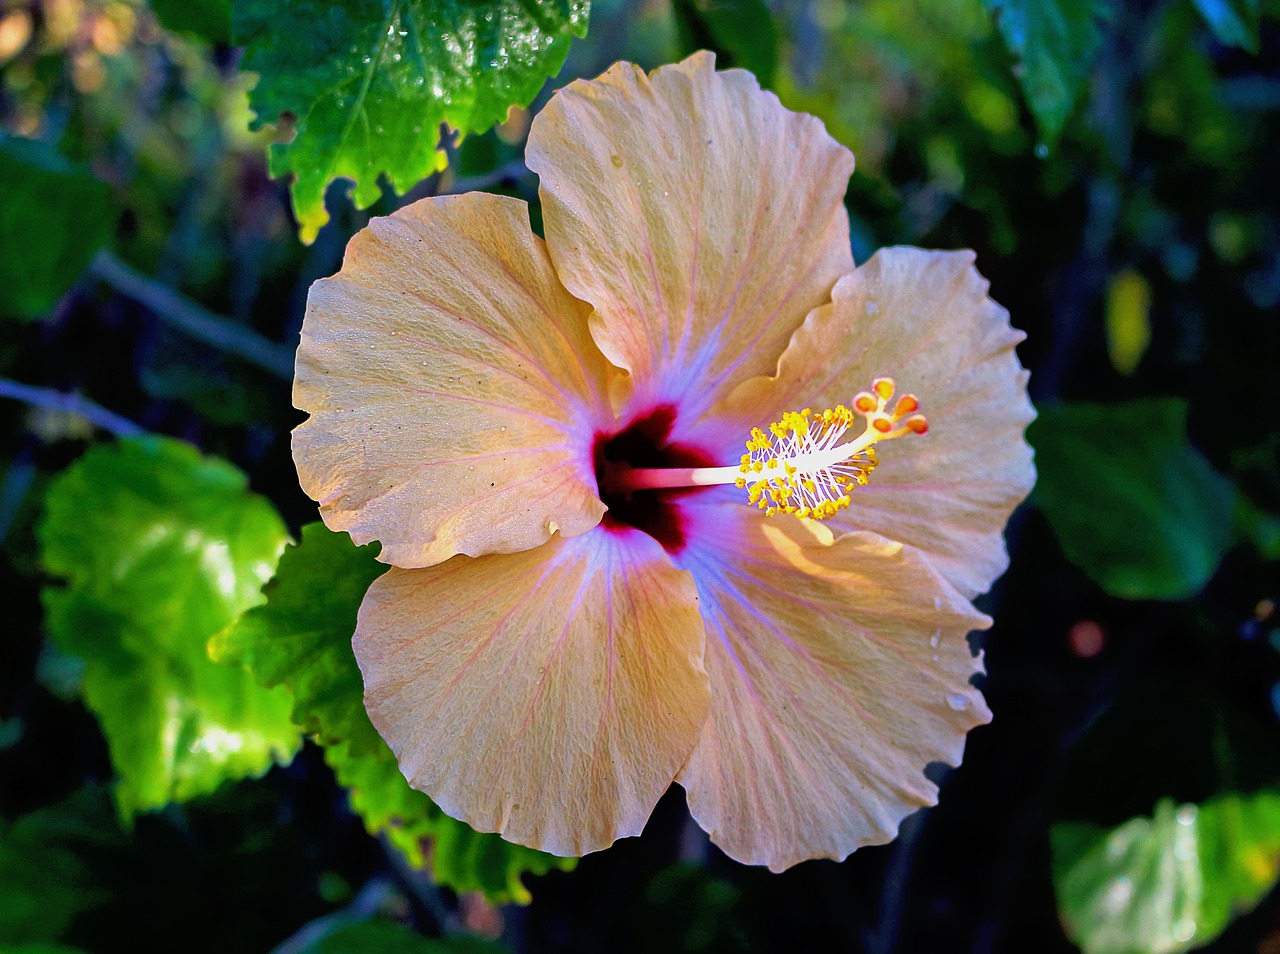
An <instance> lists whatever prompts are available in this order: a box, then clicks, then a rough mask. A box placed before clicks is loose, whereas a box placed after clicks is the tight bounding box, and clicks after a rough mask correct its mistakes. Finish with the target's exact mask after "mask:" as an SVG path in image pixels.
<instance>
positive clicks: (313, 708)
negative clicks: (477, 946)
mask: <svg viewBox="0 0 1280 954" xmlns="http://www.w3.org/2000/svg"><path fill="white" fill-rule="evenodd" d="M384 569H385V567H384V565H383V564H380V563H377V562H376V561H375V560H374V554H373V553H372V552H370V548H363V549H362V548H357V547H355V546H353V545H352V543H351V539H350V537H348V536H347V535H346V534H338V533H332V532H330V531H329V530H327V529H325V526H324V524H322V523H311V524H307V525H306V526H305V527H303V528H302V535H301V540H300V542H299V543H298V545H297V546H296V547H291V548H290V549H288V550H287V551H285V554H284V556H283V557H282V558H281V560H280V568H279V572H278V573H277V575H276V577H275V579H274V580H272V581H271V583H269V584H268V585H267V588H266V590H265V595H266V597H267V602H266V605H265V606H260V607H257V608H256V609H252V610H250V611H249V612H247V613H245V614H244V616H242V617H241V618H240V620H239V621H238V622H237V623H235V624H234V625H233V626H232V627H230V628H229V629H228V630H227V631H226V632H224V633H222V634H220V635H219V636H217V637H215V638H214V641H213V644H212V646H211V651H212V653H213V655H214V658H216V659H221V660H224V661H232V662H240V663H243V664H245V665H247V666H248V667H249V669H250V670H251V671H252V672H253V674H254V676H255V678H257V679H258V680H259V681H260V682H261V683H262V684H263V685H264V686H268V687H275V686H284V687H285V688H287V689H288V690H289V693H290V695H291V696H292V697H293V718H294V721H295V722H297V724H298V725H300V726H302V727H303V728H304V729H305V731H306V732H308V733H309V734H310V735H312V736H313V737H314V738H315V739H316V740H317V741H318V742H319V743H321V744H322V745H323V746H324V748H325V760H326V761H327V762H328V763H329V764H330V765H331V766H332V767H333V770H334V773H335V774H336V775H337V777H338V781H339V783H341V784H342V786H343V787H344V788H346V789H347V791H348V792H349V793H350V795H351V805H352V808H353V809H354V810H355V812H356V814H358V815H359V816H360V817H361V818H362V819H364V823H365V825H366V826H367V827H368V829H369V831H370V832H372V833H375V834H377V833H385V835H386V837H387V838H388V839H389V840H390V841H391V843H392V844H393V845H395V846H396V847H397V848H398V849H400V851H402V852H404V854H405V855H406V856H407V857H408V859H409V861H410V862H411V863H412V864H414V865H417V866H422V865H427V864H429V866H430V868H431V871H432V873H433V875H434V876H435V880H436V881H437V882H438V883H440V884H442V885H445V886H447V887H450V888H453V889H454V890H456V891H483V892H484V893H485V894H486V895H487V896H488V897H489V898H490V899H492V900H494V901H498V902H506V901H519V902H521V903H528V901H529V900H530V895H529V892H528V890H527V889H526V888H525V887H524V885H523V884H522V883H521V881H520V876H521V875H522V874H524V873H525V872H534V873H536V874H545V873H546V872H547V871H550V870H552V869H554V868H558V869H560V870H565V871H567V870H571V869H572V868H573V865H574V860H573V859H571V858H570V859H566V858H555V857H552V856H551V855H547V854H543V853H542V852H538V851H531V850H529V849H528V848H523V847H521V846H520V845H513V844H510V843H508V842H505V841H503V840H502V839H501V838H499V837H498V836H497V835H492V834H479V833H477V832H474V831H472V830H471V828H469V827H468V826H467V825H465V824H464V823H462V822H460V821H456V820H455V819H452V818H450V817H449V816H448V815H445V814H444V813H443V812H442V811H440V809H439V808H437V807H436V806H435V805H434V804H433V803H432V801H431V799H429V798H428V797H427V796H426V795H423V794H422V793H421V792H419V791H415V790H414V789H412V788H410V787H409V784H408V783H407V782H406V781H405V780H404V777H403V776H402V775H401V774H400V771H399V769H398V768H397V767H396V760H395V756H394V755H392V753H391V750H390V749H389V748H387V744H386V743H385V742H383V741H382V738H381V736H379V735H378V733H377V730H376V729H374V727H373V725H372V723H370V722H369V717H368V716H367V715H366V714H365V711H364V704H363V700H364V685H363V683H362V682H361V679H360V669H359V667H358V666H357V665H356V658H355V653H354V652H352V649H351V634H352V633H353V632H354V631H355V628H356V608H357V607H358V606H359V605H360V600H361V599H362V598H363V596H364V592H365V590H367V589H368V588H369V584H370V583H372V582H373V580H374V578H375V577H377V576H379V575H380V574H381V573H382V572H383V570H384ZM428 852H429V855H428Z"/></svg>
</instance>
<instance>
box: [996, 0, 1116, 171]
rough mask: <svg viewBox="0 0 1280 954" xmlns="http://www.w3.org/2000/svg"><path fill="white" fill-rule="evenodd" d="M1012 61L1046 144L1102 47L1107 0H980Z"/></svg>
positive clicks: (1067, 113) (1054, 135) (1058, 129)
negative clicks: (1016, 64)
mask: <svg viewBox="0 0 1280 954" xmlns="http://www.w3.org/2000/svg"><path fill="white" fill-rule="evenodd" d="M984 2H985V3H986V6H987V9H988V10H990V11H991V15H992V16H993V17H994V18H995V21H996V26H997V27H998V28H999V30H1000V35H1001V36H1002V37H1004V41H1005V43H1006V44H1007V45H1008V47H1009V52H1011V53H1012V54H1013V55H1014V56H1015V57H1016V58H1017V60H1018V66H1017V71H1018V79H1019V81H1020V82H1021V84H1022V90H1023V92H1024V93H1025V94H1026V97H1027V104H1028V105H1029V106H1030V107H1031V112H1032V113H1034V114H1035V117H1036V123H1037V125H1038V126H1039V127H1040V131H1041V133H1042V134H1043V136H1044V139H1045V144H1046V146H1051V145H1053V144H1054V143H1055V142H1057V139H1058V136H1059V135H1060V134H1061V132H1062V127H1063V126H1064V125H1066V122H1067V118H1068V117H1069V116H1070V115H1071V110H1072V107H1074V106H1075V104H1076V100H1077V99H1078V98H1079V96H1080V92H1081V90H1082V89H1083V88H1084V83H1085V80H1086V78H1087V77H1088V75H1089V71H1090V69H1091V68H1092V66H1093V62H1094V59H1095V58H1096V57H1097V55H1098V50H1099V48H1100V47H1101V46H1102V30H1101V29H1100V24H1099V21H1100V20H1102V19H1104V18H1106V17H1108V16H1109V12H1110V4H1109V2H1108V0H984Z"/></svg>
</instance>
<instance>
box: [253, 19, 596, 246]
mask: <svg viewBox="0 0 1280 954" xmlns="http://www.w3.org/2000/svg"><path fill="white" fill-rule="evenodd" d="M588 9H589V3H588V0H485V2H481V3H476V2H474V0H435V2H426V0H397V2H395V3H383V2H381V0H344V2H342V3H330V2H323V0H235V4H234V28H235V38H236V41H237V42H238V43H241V44H243V45H244V46H245V47H246V52H245V59H244V63H243V67H244V69H246V70H252V71H254V72H256V73H258V74H259V80H258V85H257V86H255V87H254V90H253V94H252V103H253V108H254V110H255V111H256V112H257V114H258V120H259V122H275V121H276V118H277V117H278V116H279V115H280V114H282V113H290V114H292V116H293V117H294V124H293V125H294V136H293V138H292V140H291V141H289V142H287V143H281V144H278V145H275V146H273V147H272V149H271V174H272V175H273V176H285V175H292V176H293V183H292V192H293V207H294V210H295V212H296V214H297V216H298V225H299V233H300V235H301V238H302V241H304V242H311V241H313V240H314V239H315V237H316V233H317V232H318V231H319V229H320V226H322V225H324V223H325V222H326V221H328V218H329V216H328V214H327V213H326V212H325V209H324V194H325V189H326V188H328V186H329V183H330V182H332V181H333V180H334V179H336V178H347V179H350V180H352V181H353V182H354V183H355V192H354V198H355V203H356V205H357V206H358V207H360V208H365V207H367V206H369V205H372V204H373V203H374V202H375V201H376V200H377V199H378V197H379V196H380V195H381V189H380V187H379V184H378V177H379V176H380V175H383V176H385V177H386V181H387V184H388V185H389V186H390V187H391V188H393V189H396V190H398V191H400V192H404V191H405V190H407V189H408V188H409V187H410V186H411V185H413V184H414V183H415V182H417V181H418V180H419V179H422V178H423V177H425V176H427V175H429V174H430V173H432V172H438V171H439V170H441V169H443V168H445V165H446V164H447V163H448V156H447V154H446V153H445V152H444V151H442V150H440V149H438V148H437V144H436V138H437V131H438V130H439V129H440V126H441V125H442V124H444V123H448V124H449V126H451V127H452V128H453V129H456V130H458V131H459V132H460V133H462V134H464V135H465V134H466V133H469V132H483V131H484V130H486V129H488V128H489V127H490V126H492V125H493V124H494V123H496V122H499V121H501V120H502V119H503V117H505V116H506V114H507V110H508V108H509V107H510V106H512V105H513V104H514V105H517V106H524V105H527V104H528V102H529V101H530V100H531V99H533V97H534V95H535V94H536V93H537V92H538V90H539V89H541V88H542V84H543V83H544V82H545V81H546V78H547V77H548V76H549V75H551V74H553V73H555V72H556V71H557V70H558V69H559V68H560V65H561V64H562V63H563V62H564V58H565V56H566V54H568V52H569V40H570V39H571V37H573V36H583V35H585V33H586V29H587V11H588ZM286 19H292V20H299V21H301V22H304V23H306V25H307V29H306V31H305V32H302V33H298V32H287V33H282V32H281V30H280V24H281V22H282V21H283V20H286Z"/></svg>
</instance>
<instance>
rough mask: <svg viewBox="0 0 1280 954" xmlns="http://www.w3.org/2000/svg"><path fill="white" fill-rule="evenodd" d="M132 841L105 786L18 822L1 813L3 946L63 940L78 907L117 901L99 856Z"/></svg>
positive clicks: (0, 923)
mask: <svg viewBox="0 0 1280 954" xmlns="http://www.w3.org/2000/svg"><path fill="white" fill-rule="evenodd" d="M125 844H126V840H125V838H124V836H123V834H122V833H121V832H120V830H119V828H118V827H117V825H116V820H115V818H114V813H113V812H112V810H111V801H110V798H109V796H108V795H107V793H106V791H105V790H104V789H102V788H98V787H91V788H87V789H84V790H82V791H80V792H78V793H77V794H76V795H74V796H72V797H71V798H69V799H68V800H67V801H66V802H64V803H62V804H60V805H55V806H53V807H50V808H44V809H41V810H39V811H36V812H32V813H30V814H28V815H23V816H22V817H21V818H19V819H18V820H17V821H16V822H14V823H13V824H12V825H5V824H4V822H3V821H2V820H0V950H3V951H5V952H8V951H12V950H21V948H15V947H12V946H11V945H19V944H32V945H35V944H37V943H38V942H47V941H53V940H56V939H57V938H59V937H60V936H61V935H62V933H63V932H64V931H65V930H66V928H67V927H68V926H69V925H70V924H71V922H72V920H73V919H74V918H75V917H76V915H77V914H79V913H80V912H82V911H85V910H88V909H90V908H93V907H94V906H96V905H99V904H102V903H104V902H105V901H107V900H109V898H110V896H111V889H110V887H109V886H107V885H104V884H103V883H102V881H101V879H100V878H99V877H98V875H97V869H96V867H95V865H94V858H95V857H102V856H110V855H112V854H113V853H116V852H119V851H120V850H122V849H123V847H124V846H125ZM33 949H36V948H33Z"/></svg>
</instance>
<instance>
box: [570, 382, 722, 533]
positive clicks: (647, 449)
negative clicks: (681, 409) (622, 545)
mask: <svg viewBox="0 0 1280 954" xmlns="http://www.w3.org/2000/svg"><path fill="white" fill-rule="evenodd" d="M675 422H676V409H675V407H673V406H672V405H670V404H661V405H659V406H657V407H655V408H653V409H652V410H650V411H646V412H645V413H643V414H641V415H639V416H637V417H635V418H633V419H632V420H631V423H629V424H628V425H627V426H626V427H624V428H622V430H619V431H615V432H612V433H605V432H601V433H598V434H596V436H595V441H594V443H593V446H592V455H593V459H594V462H595V469H596V484H597V485H598V488H599V490H598V492H599V494H600V499H601V500H603V501H604V503H605V506H607V507H608V508H609V510H608V512H607V513H606V514H605V515H604V519H603V520H602V521H601V524H600V525H601V526H602V527H604V528H605V529H606V530H610V531H612V532H615V533H618V532H624V531H625V530H627V529H635V530H640V531H642V532H644V533H647V534H649V536H651V537H653V538H654V539H655V540H657V541H658V542H659V543H660V544H662V546H663V548H664V549H665V550H666V551H667V552H668V553H679V552H680V551H681V550H683V549H684V547H685V528H684V523H683V520H682V516H681V512H680V507H679V506H678V504H677V502H678V501H679V500H682V499H687V498H688V497H689V495H691V494H697V493H702V492H704V491H706V490H707V489H709V488H706V487H680V488H676V489H670V490H637V491H631V492H627V493H614V492H610V491H607V490H605V489H604V488H606V487H607V486H609V483H610V482H609V481H608V480H606V479H605V475H606V473H607V472H608V470H609V468H610V467H611V466H614V467H616V466H620V465H626V466H629V467H636V468H642V467H643V468H651V467H652V468H659V467H712V466H715V463H716V462H715V461H714V460H712V458H711V457H710V456H709V455H708V454H707V453H705V452H704V451H702V450H700V449H699V448H697V447H693V446H691V445H688V444H680V443H674V442H672V441H671V440H670V437H671V428H672V426H673V425H674V424H675Z"/></svg>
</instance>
